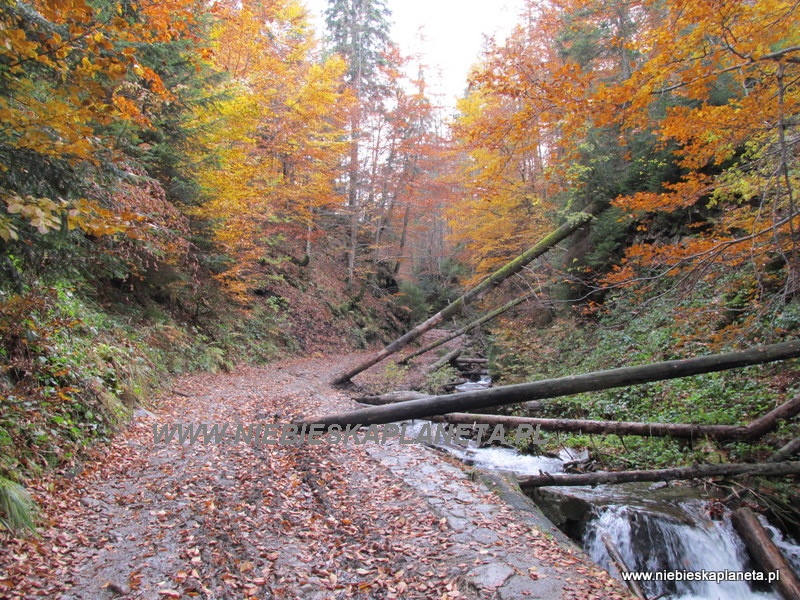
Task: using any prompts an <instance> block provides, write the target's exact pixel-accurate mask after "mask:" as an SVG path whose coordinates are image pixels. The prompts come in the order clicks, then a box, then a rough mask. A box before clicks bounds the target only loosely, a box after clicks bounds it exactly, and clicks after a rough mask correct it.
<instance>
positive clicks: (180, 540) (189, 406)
mask: <svg viewBox="0 0 800 600" xmlns="http://www.w3.org/2000/svg"><path fill="white" fill-rule="evenodd" d="M360 358H362V357H360V356H351V357H344V358H343V357H336V358H331V357H329V358H324V357H318V358H312V359H294V360H287V361H283V362H281V363H277V364H276V365H271V366H269V367H261V368H255V367H243V368H241V369H239V370H238V371H237V372H235V373H233V374H199V375H192V376H188V377H185V378H183V379H181V380H180V381H178V382H176V383H175V386H174V388H173V389H174V390H176V391H177V392H178V393H173V394H169V395H166V396H165V397H164V398H162V399H161V400H160V401H159V402H158V407H157V409H156V411H155V412H156V415H155V418H153V416H151V415H147V414H145V415H144V416H142V417H140V418H137V419H135V420H134V422H133V423H132V424H131V426H130V427H129V428H128V429H126V430H125V431H124V432H122V433H121V434H119V435H118V436H117V437H116V438H115V439H114V440H113V442H112V443H110V444H109V445H107V446H103V447H99V448H97V449H96V450H95V451H94V452H93V453H92V455H91V456H90V458H89V459H88V460H87V461H86V462H85V463H84V464H83V470H82V471H81V472H80V473H78V474H77V475H75V476H73V477H72V478H66V477H63V476H62V477H57V476H55V475H53V476H50V477H49V478H45V479H42V480H40V481H38V482H36V483H35V484H34V486H33V489H32V491H33V492H34V494H35V495H36V497H37V499H38V501H39V502H40V504H41V506H42V507H43V523H42V525H43V526H42V527H41V529H40V534H41V535H40V537H38V538H27V539H7V540H5V543H4V544H3V547H2V548H1V549H0V597H2V598H37V597H48V598H49V597H60V598H64V599H65V600H66V599H78V598H81V599H83V598H87V599H96V598H97V599H102V598H143V599H154V600H156V599H163V598H208V599H211V598H214V599H221V598H320V599H321V598H439V599H442V598H443V599H447V598H470V597H473V598H477V597H486V596H481V595H480V593H479V592H478V590H476V589H474V587H473V586H470V585H468V584H467V583H466V581H465V578H464V575H465V573H466V572H467V571H469V570H470V569H471V568H472V567H473V566H474V565H473V564H465V563H464V561H463V558H464V556H463V555H462V553H460V550H459V544H460V542H458V541H457V540H456V539H454V535H453V533H454V532H453V530H452V529H450V528H449V527H448V525H447V520H446V519H444V520H443V519H442V518H441V517H440V516H439V515H438V514H437V513H436V512H435V511H434V510H433V509H432V507H431V506H430V505H429V504H428V503H427V502H426V501H425V500H424V499H423V498H422V497H421V496H420V495H419V494H418V493H416V492H415V491H414V490H413V489H412V488H411V487H409V486H408V485H406V484H405V483H404V482H403V481H402V480H401V479H399V478H398V477H396V476H395V475H393V474H392V473H391V471H390V470H388V469H386V468H385V467H384V466H383V465H382V464H381V463H380V462H379V461H378V460H376V459H375V458H373V457H371V456H370V454H369V452H367V450H366V448H365V447H364V446H354V445H352V444H351V445H348V446H343V445H327V444H326V445H320V446H312V445H308V444H303V445H294V446H280V445H269V446H267V445H260V446H256V445H249V444H246V443H243V442H240V443H238V444H234V443H225V444H214V443H202V442H200V441H198V443H195V444H193V445H189V444H183V445H179V444H178V443H177V442H176V441H175V440H173V441H172V442H170V443H164V442H163V441H162V442H160V443H158V444H155V443H154V439H153V437H154V431H153V426H154V425H156V426H157V427H159V428H160V427H161V426H163V425H165V424H170V425H172V424H176V423H182V424H189V423H193V424H201V423H206V424H209V425H210V424H213V423H218V424H223V423H228V424H229V426H230V427H231V428H233V429H235V427H236V424H238V423H242V424H244V425H248V424H252V423H260V422H264V423H288V422H290V421H291V420H292V419H293V418H296V417H299V416H301V415H309V414H317V413H319V412H326V411H331V412H332V411H336V410H343V409H346V408H350V407H352V406H354V403H353V402H352V401H351V400H350V399H348V398H347V397H346V396H345V395H344V394H343V393H342V392H340V391H336V390H333V389H332V388H331V387H330V385H329V383H328V382H329V380H330V378H331V377H332V375H333V374H334V373H336V372H338V371H340V370H341V369H342V368H344V367H346V366H347V365H346V363H347V362H353V363H355V362H356V361H358V360H359V359H360ZM430 460H431V461H434V463H435V461H436V460H442V459H441V458H440V457H438V456H436V455H434V454H431V455H430ZM469 483H470V484H471V485H476V486H477V485H478V484H474V483H472V482H469ZM484 491H485V490H484ZM503 514H504V515H506V516H504V519H503V521H504V522H497V521H498V520H497V519H495V520H494V521H492V520H488V521H487V523H486V524H485V526H487V527H493V528H494V529H495V530H497V531H499V532H502V533H503V534H504V535H505V543H508V544H509V545H513V546H514V547H515V548H516V549H517V550H519V544H521V543H522V544H523V545H525V546H526V547H529V548H530V549H531V552H535V553H538V554H541V555H542V557H544V558H545V559H547V560H552V561H553V562H554V564H563V565H564V568H569V565H568V564H567V563H565V562H564V560H565V559H564V555H563V551H562V550H560V549H559V547H558V545H557V544H554V543H552V542H550V541H548V540H545V536H540V537H537V536H535V535H527V536H525V537H524V539H521V538H520V535H522V534H521V531H522V530H519V531H517V530H514V528H513V527H509V526H510V522H509V521H508V520H507V519H508V516H507V513H503ZM512 518H513V517H512ZM508 534H510V535H508ZM501 539H503V537H502V536H501ZM548 553H550V555H552V556H548ZM470 556H471V555H470ZM568 560H576V561H577V562H578V563H579V567H580V568H581V569H582V570H583V572H584V573H585V577H584V576H582V575H581V571H579V570H576V569H572V570H571V571H570V573H569V574H570V575H571V576H572V577H573V578H574V579H575V582H574V584H570V588H571V589H572V588H574V590H575V592H576V595H575V597H582V598H621V597H624V596H623V595H620V590H619V588H618V587H616V586H614V584H613V583H611V582H606V581H605V580H603V581H602V585H600V586H599V587H600V588H601V589H599V590H598V589H597V588H598V585H597V584H598V579H597V571H599V569H596V568H595V569H594V571H593V570H592V567H591V566H589V565H587V564H584V563H583V562H581V560H578V559H573V558H569V559H568ZM526 576H529V577H531V578H535V577H536V573H535V571H532V572H530V573H527V574H526ZM590 583H591V585H589V584H590Z"/></svg>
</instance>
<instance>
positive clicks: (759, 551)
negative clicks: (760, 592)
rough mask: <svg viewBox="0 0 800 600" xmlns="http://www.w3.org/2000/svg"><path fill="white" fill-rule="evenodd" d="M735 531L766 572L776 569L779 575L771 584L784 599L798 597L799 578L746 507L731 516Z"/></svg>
mask: <svg viewBox="0 0 800 600" xmlns="http://www.w3.org/2000/svg"><path fill="white" fill-rule="evenodd" d="M731 522H732V523H733V526H734V528H736V531H737V532H739V535H740V536H742V539H743V540H744V543H745V546H747V550H748V551H749V552H750V555H751V556H752V557H753V558H754V559H755V561H756V562H757V563H758V564H759V565H760V566H761V568H762V569H763V570H764V571H765V572H766V573H767V574H769V573H775V572H776V571H778V572H779V573H780V576H779V577H778V579H776V580H775V581H774V582H773V584H774V586H775V589H776V590H777V591H778V592H779V593H780V595H781V596H783V597H784V598H786V600H798V599H800V579H798V578H797V575H795V574H794V571H793V570H792V568H791V566H789V563H788V562H787V560H786V559H785V558H784V556H783V555H782V554H781V551H780V550H779V549H778V548H777V546H775V544H774V543H773V541H772V539H771V538H770V536H769V534H768V533H767V532H766V530H765V529H764V527H763V526H762V525H761V523H760V522H759V520H758V517H756V515H755V513H754V512H753V511H752V510H751V509H749V508H747V507H744V508H740V509H738V510H737V511H735V512H734V513H733V515H732V516H731Z"/></svg>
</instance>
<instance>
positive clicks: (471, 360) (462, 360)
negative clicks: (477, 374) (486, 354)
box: [456, 356, 489, 365]
mask: <svg viewBox="0 0 800 600" xmlns="http://www.w3.org/2000/svg"><path fill="white" fill-rule="evenodd" d="M456 363H458V364H462V363H463V364H465V365H486V364H489V359H488V358H464V357H463V356H460V357H458V358H457V359H456Z"/></svg>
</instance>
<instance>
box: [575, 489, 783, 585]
mask: <svg viewBox="0 0 800 600" xmlns="http://www.w3.org/2000/svg"><path fill="white" fill-rule="evenodd" d="M703 504H704V503H703V502H702V501H690V502H683V503H681V504H680V506H679V508H680V509H681V510H682V511H683V513H684V514H683V515H682V516H681V515H678V516H677V517H676V515H675V514H670V515H667V514H655V513H651V512H649V511H643V510H641V509H638V508H634V507H631V506H608V507H605V508H604V509H602V510H601V513H600V515H599V516H598V517H597V519H595V520H594V521H593V522H592V523H591V524H590V525H589V529H588V530H587V533H586V536H585V538H584V548H585V549H586V551H587V552H588V553H589V555H590V556H591V557H592V559H593V560H594V561H595V562H597V563H598V564H600V565H601V566H603V567H605V568H606V569H608V571H609V572H611V573H612V574H614V575H615V576H617V577H619V574H618V573H617V570H616V568H615V567H614V565H613V564H612V563H611V560H610V558H609V556H608V551H607V550H606V548H605V545H604V544H603V542H602V540H601V538H600V534H601V532H602V531H606V532H608V534H609V535H610V536H611V539H612V540H613V541H614V544H615V546H616V548H617V550H619V553H620V554H621V555H622V558H623V559H624V561H625V563H626V565H627V566H628V567H629V568H630V569H631V570H632V571H649V572H653V573H655V572H658V571H675V570H686V571H694V572H700V571H704V570H705V571H707V572H710V571H715V572H720V571H736V572H746V571H750V570H752V569H754V566H753V565H752V564H751V563H750V562H749V561H748V559H747V551H746V549H745V547H744V544H743V543H742V541H741V540H740V539H739V536H738V535H737V534H736V532H735V531H734V530H733V527H732V526H731V524H730V520H729V519H728V518H725V519H723V520H719V521H717V520H710V519H709V518H708V517H707V516H706V515H705V514H703V508H702V507H703ZM795 548H796V547H795ZM642 587H643V588H644V590H645V593H646V595H647V596H648V597H659V596H660V595H661V594H664V596H663V597H664V598H670V599H680V600H754V599H759V600H767V599H770V600H772V599H775V600H779V598H780V597H779V596H778V595H777V594H775V593H772V592H766V591H763V590H760V591H759V590H755V589H753V588H751V587H750V584H748V582H746V581H723V582H715V581H683V582H655V581H651V582H645V583H642Z"/></svg>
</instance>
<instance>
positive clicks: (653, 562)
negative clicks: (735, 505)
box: [408, 421, 800, 600]
mask: <svg viewBox="0 0 800 600" xmlns="http://www.w3.org/2000/svg"><path fill="white" fill-rule="evenodd" d="M424 423H426V422H425V421H422V422H420V421H417V422H415V424H414V425H412V427H410V428H409V434H408V435H409V437H411V436H413V435H414V434H415V433H416V432H417V431H418V430H419V428H420V427H422V425H423V424H424ZM439 447H440V448H442V449H445V450H447V451H448V452H450V453H452V454H454V455H455V456H457V457H458V458H459V459H461V460H463V461H464V462H466V463H467V464H471V465H475V466H478V467H481V468H484V469H494V470H504V471H512V472H513V473H515V474H517V475H538V474H539V473H540V472H545V473H558V472H562V471H563V463H564V462H567V461H573V460H576V459H581V458H582V457H583V456H584V455H585V453H586V451H585V450H584V451H582V452H575V451H572V450H568V449H564V450H562V451H561V453H560V456H559V458H549V457H546V456H530V455H524V454H519V453H518V452H517V451H516V450H514V449H512V448H503V447H495V446H491V447H483V448H478V447H475V445H474V443H473V444H471V445H470V446H469V447H467V448H460V447H457V446H455V447H454V446H447V447H445V446H439ZM609 488H611V489H609ZM578 489H580V492H579V491H578ZM575 492H576V493H577V494H578V495H580V496H582V497H584V498H586V499H587V500H588V499H589V498H593V497H596V500H595V502H600V503H607V502H608V501H609V496H611V497H613V499H614V501H616V502H625V503H626V504H624V505H613V504H612V505H609V506H604V507H602V508H601V509H600V514H599V515H598V517H597V518H596V519H594V520H593V521H591V522H590V523H588V524H587V531H586V536H585V538H584V541H583V547H584V549H585V550H586V551H587V552H588V553H589V555H590V556H591V557H592V559H593V560H594V561H595V562H597V563H598V564H600V565H601V566H603V567H604V568H606V569H607V570H608V571H609V572H610V573H612V574H613V575H614V576H616V577H620V576H619V573H618V572H617V570H616V568H615V567H614V566H613V565H612V564H611V560H610V558H609V556H608V552H607V550H606V548H605V545H604V544H603V542H602V540H601V539H600V533H601V532H602V531H607V532H608V533H609V535H610V536H611V539H612V540H613V542H614V544H615V546H616V547H617V550H619V552H620V554H621V555H622V557H623V559H624V560H625V563H626V564H627V566H628V567H629V568H630V569H632V570H633V571H649V572H657V571H676V570H685V571H694V572H700V571H703V570H705V571H714V572H719V571H731V572H734V571H735V572H747V571H751V570H753V569H755V568H756V567H755V566H754V565H753V564H752V563H750V562H749V561H748V558H747V551H746V549H745V547H744V544H743V543H742V541H741V539H740V538H739V536H738V535H737V534H736V532H735V531H734V529H733V526H732V525H731V523H730V519H729V515H728V514H726V515H725V518H724V519H722V520H712V519H710V518H709V517H708V516H707V514H706V513H705V509H704V507H705V506H706V504H707V503H706V502H704V501H702V500H681V501H678V502H677V503H675V502H674V501H668V500H664V499H663V498H662V499H660V500H656V499H655V498H649V497H648V494H647V492H646V491H645V490H643V489H635V488H627V487H626V486H624V485H623V486H613V487H612V486H599V487H597V488H577V489H575ZM626 495H628V496H629V498H627V499H626V498H625V496H626ZM590 501H591V500H590ZM633 504H637V505H638V506H633ZM660 510H663V512H660ZM762 522H763V523H764V525H765V526H766V527H767V529H768V530H769V531H770V533H771V535H772V537H773V541H774V542H775V543H776V545H777V546H778V547H779V548H780V549H781V551H782V553H783V555H784V556H785V557H786V558H787V559H788V560H789V561H790V562H791V563H792V565H793V567H794V568H795V569H796V570H797V571H798V572H800V545H797V544H795V543H793V542H792V541H791V540H786V539H784V538H783V536H782V535H781V533H780V531H779V530H777V529H776V528H774V527H772V526H770V525H768V524H767V523H766V521H764V520H763V519H762ZM642 587H643V588H644V590H645V592H647V596H648V597H649V598H656V597H661V598H663V599H665V600H666V599H669V600H780V596H778V595H777V594H776V593H774V592H768V591H764V590H765V589H767V588H764V587H762V589H760V590H759V589H754V588H752V587H751V585H750V584H749V583H748V582H746V581H730V582H715V581H706V582H703V581H686V582H649V583H643V584H642ZM662 594H663V596H662Z"/></svg>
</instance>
